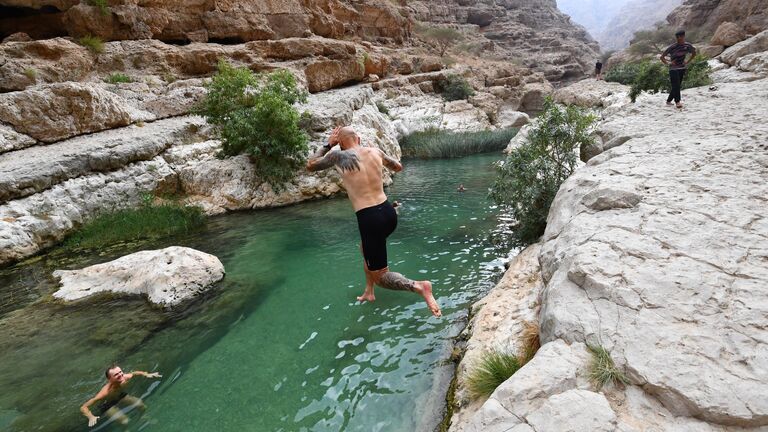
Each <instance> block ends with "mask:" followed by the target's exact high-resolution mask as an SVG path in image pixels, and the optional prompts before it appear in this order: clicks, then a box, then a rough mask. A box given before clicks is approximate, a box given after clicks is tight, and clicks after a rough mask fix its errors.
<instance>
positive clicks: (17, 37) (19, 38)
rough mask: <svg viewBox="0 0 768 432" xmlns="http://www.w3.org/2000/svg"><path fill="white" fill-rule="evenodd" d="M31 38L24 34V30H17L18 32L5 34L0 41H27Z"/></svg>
mask: <svg viewBox="0 0 768 432" xmlns="http://www.w3.org/2000/svg"><path fill="white" fill-rule="evenodd" d="M31 40H32V38H31V37H30V36H29V35H28V34H26V33H24V32H18V33H14V34H11V35H8V36H6V37H5V39H3V42H2V43H7V42H29V41H31Z"/></svg>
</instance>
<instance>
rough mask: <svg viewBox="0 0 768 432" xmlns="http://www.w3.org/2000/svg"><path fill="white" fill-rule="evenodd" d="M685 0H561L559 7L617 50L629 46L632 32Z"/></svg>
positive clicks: (605, 46)
mask: <svg viewBox="0 0 768 432" xmlns="http://www.w3.org/2000/svg"><path fill="white" fill-rule="evenodd" d="M681 3H682V0H558V1H557V6H558V8H559V9H560V10H561V11H563V12H565V13H567V14H568V15H570V16H571V18H572V19H573V20H574V21H575V22H577V23H578V24H581V25H583V26H584V27H585V28H586V29H587V31H589V33H590V34H591V35H592V37H594V38H595V40H597V42H598V43H600V49H601V50H602V51H603V52H605V51H614V50H619V49H622V48H626V47H627V46H629V41H630V40H631V39H632V35H633V34H634V33H635V32H636V31H638V30H643V29H648V28H651V27H652V26H653V25H654V24H655V23H657V22H659V21H664V19H665V18H666V16H667V14H669V13H670V12H672V10H673V9H675V8H676V7H677V6H679V5H680V4H681Z"/></svg>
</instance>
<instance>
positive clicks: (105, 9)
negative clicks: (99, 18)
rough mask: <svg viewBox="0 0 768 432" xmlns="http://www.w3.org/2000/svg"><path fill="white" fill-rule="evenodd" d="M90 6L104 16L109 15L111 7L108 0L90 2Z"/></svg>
mask: <svg viewBox="0 0 768 432" xmlns="http://www.w3.org/2000/svg"><path fill="white" fill-rule="evenodd" d="M88 4H89V5H91V6H96V7H97V8H99V12H100V13H101V14H102V15H109V6H108V5H107V0H88Z"/></svg>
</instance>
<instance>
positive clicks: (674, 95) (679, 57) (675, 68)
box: [660, 30, 696, 108]
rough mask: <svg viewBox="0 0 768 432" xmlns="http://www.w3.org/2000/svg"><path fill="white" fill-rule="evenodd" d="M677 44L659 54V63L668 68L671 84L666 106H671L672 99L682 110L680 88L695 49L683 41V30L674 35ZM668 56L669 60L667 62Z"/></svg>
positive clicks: (694, 54)
mask: <svg viewBox="0 0 768 432" xmlns="http://www.w3.org/2000/svg"><path fill="white" fill-rule="evenodd" d="M675 37H676V38H677V42H675V43H673V44H672V45H670V46H668V47H667V49H665V50H664V52H663V53H661V57H660V58H661V62H662V63H664V64H665V65H668V66H669V80H670V82H671V84H672V90H671V91H670V92H669V97H668V98H667V105H672V99H674V100H675V105H676V106H677V107H678V108H682V107H683V104H682V103H681V102H680V98H681V95H680V88H681V87H682V85H683V77H684V76H685V71H686V69H687V67H688V63H690V61H691V60H692V59H693V58H694V57H696V48H694V47H693V45H691V44H690V43H688V42H686V41H685V30H678V31H677V33H675ZM688 54H691V57H690V58H689V59H688V60H686V56H687V55H688ZM667 56H669V60H667Z"/></svg>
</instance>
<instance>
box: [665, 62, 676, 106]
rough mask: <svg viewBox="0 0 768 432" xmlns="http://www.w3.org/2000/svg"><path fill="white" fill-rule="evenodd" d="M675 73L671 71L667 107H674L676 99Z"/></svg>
mask: <svg viewBox="0 0 768 432" xmlns="http://www.w3.org/2000/svg"><path fill="white" fill-rule="evenodd" d="M675 77H676V75H675V71H673V70H670V71H669V87H670V89H669V96H668V97H667V105H672V99H674V98H675Z"/></svg>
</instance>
